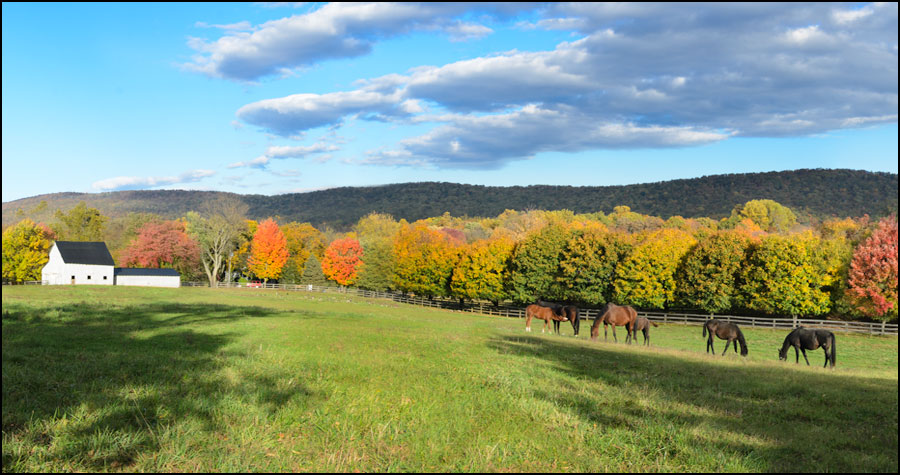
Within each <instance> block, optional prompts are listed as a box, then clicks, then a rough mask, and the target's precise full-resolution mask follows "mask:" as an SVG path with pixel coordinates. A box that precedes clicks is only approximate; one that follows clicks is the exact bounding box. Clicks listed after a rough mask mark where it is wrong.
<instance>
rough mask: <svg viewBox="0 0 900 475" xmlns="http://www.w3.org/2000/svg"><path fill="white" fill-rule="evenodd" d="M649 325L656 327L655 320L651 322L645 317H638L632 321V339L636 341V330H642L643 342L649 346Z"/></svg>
mask: <svg viewBox="0 0 900 475" xmlns="http://www.w3.org/2000/svg"><path fill="white" fill-rule="evenodd" d="M650 325H653V326H654V327H658V326H659V325H657V324H656V322H651V321H650V320H648V319H647V318H646V317H638V318H637V319H635V321H634V339H635V341H637V332H639V331H640V332H644V344H645V345H647V346H650Z"/></svg>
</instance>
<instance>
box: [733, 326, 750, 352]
mask: <svg viewBox="0 0 900 475" xmlns="http://www.w3.org/2000/svg"><path fill="white" fill-rule="evenodd" d="M735 329H736V330H737V340H738V343H740V344H741V356H747V353H748V350H747V341H746V340H744V332H742V331H741V329H740V328H735Z"/></svg>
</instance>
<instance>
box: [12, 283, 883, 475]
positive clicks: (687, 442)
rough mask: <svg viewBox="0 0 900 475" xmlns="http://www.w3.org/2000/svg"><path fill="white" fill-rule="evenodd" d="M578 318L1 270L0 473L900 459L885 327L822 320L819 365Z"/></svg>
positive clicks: (803, 465) (838, 467)
mask: <svg viewBox="0 0 900 475" xmlns="http://www.w3.org/2000/svg"><path fill="white" fill-rule="evenodd" d="M587 323H588V322H585V323H583V324H582V332H581V333H582V335H581V337H580V338H577V339H576V338H573V337H572V329H571V326H564V327H563V335H562V336H556V335H549V334H541V333H540V327H539V326H536V325H533V327H535V328H537V332H532V333H525V332H524V326H525V325H524V321H522V320H518V319H506V318H502V317H488V316H481V315H474V314H469V313H460V312H452V311H447V310H435V309H426V308H420V307H414V306H408V305H402V304H396V303H393V302H390V301H386V300H369V299H360V298H355V297H345V296H343V295H336V294H312V293H305V292H284V291H267V290H255V289H228V290H211V289H203V288H183V289H140V288H127V287H106V288H103V287H39V286H35V287H4V289H3V319H2V325H3V326H2V338H3V340H2V351H3V358H2V366H3V380H2V388H3V421H2V424H3V471H4V472H13V471H188V472H206V471H213V472H215V471H232V472H236V471H355V470H359V471H408V472H432V471H479V472H480V471H490V472H493V471H576V472H607V471H608V472H620V471H627V472H637V471H643V472H646V471H654V472H656V471H677V472H698V471H716V472H719V471H723V472H734V471H750V472H768V471H792V472H797V471H808V472H813V471H814V472H868V471H875V472H892V473H896V472H897V471H898V465H897V449H898V447H897V445H898V444H897V429H898V428H897V395H898V389H897V353H898V351H897V350H898V346H897V338H896V337H875V336H862V335H849V334H837V368H836V369H834V370H831V369H823V368H822V367H821V366H822V364H823V362H824V356H823V354H822V351H821V350H817V351H814V352H809V358H810V363H812V366H811V367H807V366H806V364H805V363H804V362H803V358H802V356H801V358H800V363H801V364H800V365H796V364H794V356H793V350H791V352H790V353H789V356H790V357H789V362H788V363H784V362H780V361H778V360H777V350H778V348H779V347H780V346H781V342H782V340H783V338H784V336H785V335H786V333H787V332H786V331H784V330H781V331H772V330H761V329H745V332H744V333H745V336H746V337H747V340H748V344H749V348H750V354H749V357H748V358H741V357H739V356H736V355H735V354H734V353H733V352H731V351H729V353H728V354H727V355H726V356H725V357H720V356H718V355H716V356H709V355H706V354H705V340H704V339H703V337H702V336H701V331H702V330H701V328H700V327H696V326H689V327H686V326H681V325H666V326H663V327H659V328H652V329H651V341H652V343H653V346H652V347H650V348H645V347H641V346H640V345H632V346H628V345H625V344H623V343H622V341H623V340H624V332H623V330H622V329H619V342H620V343H618V344H614V343H612V341H611V337H610V342H608V343H604V342H602V338H603V337H602V331H601V337H600V339H601V341H600V342H598V343H595V342H591V341H590V340H589V338H588V335H589V325H588V324H587ZM642 339H643V338H642V336H640V335H639V336H638V341H639V342H640V341H642ZM723 345H724V342H723V341H717V342H716V348H717V353H721V351H722V350H723V349H724V346H723Z"/></svg>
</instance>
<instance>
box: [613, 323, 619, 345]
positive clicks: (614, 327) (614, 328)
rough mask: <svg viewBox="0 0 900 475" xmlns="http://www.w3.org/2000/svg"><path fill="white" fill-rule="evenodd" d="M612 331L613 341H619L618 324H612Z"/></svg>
mask: <svg viewBox="0 0 900 475" xmlns="http://www.w3.org/2000/svg"><path fill="white" fill-rule="evenodd" d="M612 333H613V342H615V343H618V342H619V339H618V338H616V324H615V323H613V324H612Z"/></svg>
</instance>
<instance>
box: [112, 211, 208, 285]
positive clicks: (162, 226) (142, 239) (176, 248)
mask: <svg viewBox="0 0 900 475" xmlns="http://www.w3.org/2000/svg"><path fill="white" fill-rule="evenodd" d="M122 264H123V265H124V266H125V267H148V268H151V269H158V268H162V267H166V268H174V269H177V270H178V271H180V272H182V273H185V271H187V272H189V273H193V271H194V270H195V269H196V268H197V267H198V266H199V265H200V247H199V246H198V245H197V243H196V242H195V241H194V240H193V239H191V238H190V236H188V235H187V233H186V232H185V229H184V223H182V222H180V221H160V222H149V223H147V224H144V225H143V226H142V227H141V228H140V230H139V231H138V235H137V237H135V238H134V240H132V241H131V244H129V245H128V247H127V248H125V250H124V251H123V252H122Z"/></svg>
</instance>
